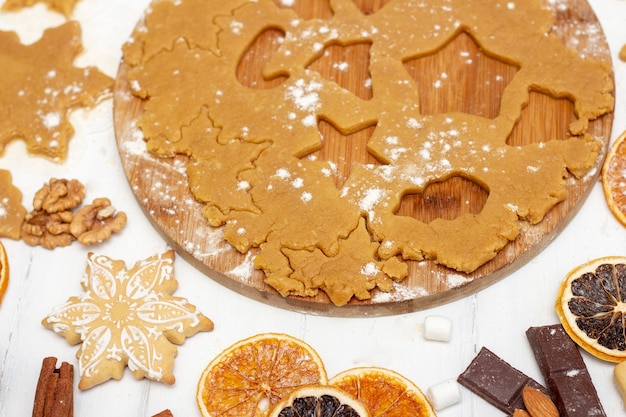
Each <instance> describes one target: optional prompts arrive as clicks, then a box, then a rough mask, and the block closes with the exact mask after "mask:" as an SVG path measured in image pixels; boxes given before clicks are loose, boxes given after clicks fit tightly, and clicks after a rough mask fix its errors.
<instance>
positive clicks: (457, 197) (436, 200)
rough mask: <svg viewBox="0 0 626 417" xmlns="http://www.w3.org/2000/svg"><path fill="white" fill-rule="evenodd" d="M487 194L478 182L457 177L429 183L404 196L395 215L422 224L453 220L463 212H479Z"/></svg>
mask: <svg viewBox="0 0 626 417" xmlns="http://www.w3.org/2000/svg"><path fill="white" fill-rule="evenodd" d="M488 197H489V192H488V191H487V190H485V189H484V188H483V187H482V186H480V185H479V184H477V183H475V182H474V181H471V180H469V179H467V178H464V177H460V176H454V177H450V178H448V179H447V180H445V181H441V182H435V183H432V184H429V185H428V186H427V187H426V188H425V189H424V191H423V192H422V193H417V194H407V195H405V196H404V197H403V198H402V201H401V202H400V206H399V208H398V210H397V211H396V214H397V215H400V216H409V217H413V218H415V219H417V220H419V221H421V222H423V223H430V222H432V221H433V220H435V219H443V220H454V219H456V218H457V217H459V216H461V215H463V214H480V212H481V211H482V209H483V207H484V206H485V204H486V202H487V198H488Z"/></svg>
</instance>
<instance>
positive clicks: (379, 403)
mask: <svg viewBox="0 0 626 417" xmlns="http://www.w3.org/2000/svg"><path fill="white" fill-rule="evenodd" d="M329 384H330V385H332V386H335V387H338V388H341V389H342V390H344V391H346V392H347V393H348V394H351V395H353V396H354V397H355V398H356V399H357V400H359V401H361V402H362V403H363V404H365V406H366V407H367V409H368V410H369V412H370V414H371V416H372V417H382V416H385V417H390V416H411V417H435V416H436V414H435V411H434V410H433V407H432V406H431V404H430V403H429V402H428V399H427V398H426V396H425V395H424V393H422V391H421V390H420V389H419V388H418V387H417V385H415V384H414V383H413V382H412V381H410V380H409V379H407V378H406V377H404V376H402V375H400V374H399V373H397V372H394V371H391V370H389V369H385V368H378V367H361V368H352V369H348V370H346V371H343V372H341V373H339V374H338V375H336V376H335V377H333V378H332V379H331V380H330V381H329Z"/></svg>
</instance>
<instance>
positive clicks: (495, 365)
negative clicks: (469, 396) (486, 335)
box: [457, 347, 550, 414]
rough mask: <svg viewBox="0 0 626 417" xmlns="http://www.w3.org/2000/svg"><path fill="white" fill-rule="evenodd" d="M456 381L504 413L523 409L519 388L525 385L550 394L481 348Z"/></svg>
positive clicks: (538, 384)
mask: <svg viewBox="0 0 626 417" xmlns="http://www.w3.org/2000/svg"><path fill="white" fill-rule="evenodd" d="M457 380H458V382H459V383H460V384H461V385H463V386H464V387H466V388H468V389H469V390H470V391H472V392H473V393H475V394H476V395H478V396H479V397H481V398H482V399H484V400H485V401H487V402H488V403H489V404H491V405H493V406H494V407H496V408H497V409H499V410H500V411H503V412H505V413H508V414H513V412H514V410H515V409H522V410H523V409H525V408H524V400H523V398H522V390H523V389H524V387H525V386H527V385H528V386H531V387H533V388H536V389H538V390H539V391H541V392H543V393H545V394H547V395H548V396H550V393H549V391H548V390H547V389H546V388H545V387H544V386H543V385H541V384H540V383H538V382H537V381H535V380H534V379H532V378H530V377H529V376H527V375H525V374H524V373H522V372H521V371H519V370H517V369H515V368H514V367H512V366H511V365H509V364H508V363H507V362H505V361H504V360H502V359H501V358H500V357H498V356H497V355H496V354H495V353H493V352H492V351H490V350H489V349H487V348H485V347H483V348H482V349H481V350H480V352H478V355H476V357H475V358H474V360H472V362H471V363H470V364H469V366H468V367H467V369H465V371H463V373H462V374H461V375H459V377H458V378H457Z"/></svg>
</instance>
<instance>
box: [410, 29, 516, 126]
mask: <svg viewBox="0 0 626 417" xmlns="http://www.w3.org/2000/svg"><path fill="white" fill-rule="evenodd" d="M404 66H405V68H406V69H407V71H408V73H409V74H410V75H411V77H412V78H413V79H414V80H415V82H416V83H417V88H418V91H419V97H420V98H419V100H420V109H421V112H422V113H423V114H428V115H434V114H440V113H450V112H461V113H467V114H473V115H476V116H480V117H486V118H490V119H493V118H495V117H497V116H498V114H499V113H500V102H501V100H502V95H503V93H504V90H505V88H506V86H507V85H508V84H509V83H510V82H511V80H512V79H513V77H514V76H515V74H516V73H517V71H518V67H516V66H514V65H510V64H507V63H505V62H503V61H500V60H498V59H495V58H492V57H490V56H489V55H487V54H485V52H484V51H483V50H482V48H481V47H480V46H479V45H478V43H476V41H475V40H474V39H473V38H472V37H471V36H470V35H469V34H468V33H466V32H460V33H459V34H458V35H457V36H455V37H454V38H453V39H452V40H451V41H450V42H448V44H446V45H445V46H444V47H443V48H442V49H440V50H439V51H437V52H436V53H434V54H431V55H426V56H422V57H419V58H415V59H411V60H408V61H405V63H404Z"/></svg>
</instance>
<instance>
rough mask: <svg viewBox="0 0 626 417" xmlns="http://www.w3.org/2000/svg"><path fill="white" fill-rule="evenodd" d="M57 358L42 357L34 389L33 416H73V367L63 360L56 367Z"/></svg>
mask: <svg viewBox="0 0 626 417" xmlns="http://www.w3.org/2000/svg"><path fill="white" fill-rule="evenodd" d="M56 363H57V359H56V358H55V357H47V358H44V359H43V362H42V364H41V371H40V372H39V380H38V381H37V388H36V390H35V400H34V404H33V414H32V416H33V417H73V415H74V367H73V365H71V364H69V363H67V362H63V363H62V364H61V366H60V368H59V369H57V368H56Z"/></svg>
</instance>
